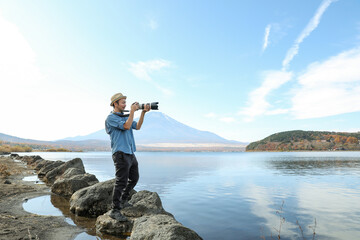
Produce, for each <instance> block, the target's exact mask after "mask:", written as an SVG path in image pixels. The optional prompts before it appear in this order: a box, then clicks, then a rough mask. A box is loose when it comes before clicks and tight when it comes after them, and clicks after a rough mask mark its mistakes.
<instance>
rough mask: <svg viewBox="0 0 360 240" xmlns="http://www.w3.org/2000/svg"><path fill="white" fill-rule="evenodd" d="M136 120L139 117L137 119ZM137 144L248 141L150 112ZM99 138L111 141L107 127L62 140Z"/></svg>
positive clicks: (139, 133)
mask: <svg viewBox="0 0 360 240" xmlns="http://www.w3.org/2000/svg"><path fill="white" fill-rule="evenodd" d="M135 120H136V121H137V120H138V119H135ZM134 135H135V139H136V143H137V144H154V143H193V144H195V143H196V144H200V143H208V144H210V143H211V144H215V143H216V144H242V145H246V144H247V143H242V142H237V141H232V140H227V139H225V138H222V137H220V136H218V135H216V134H214V133H211V132H207V131H200V130H197V129H195V128H192V127H189V126H187V125H185V124H182V123H180V122H178V121H176V120H175V119H173V118H171V117H169V116H168V115H166V114H164V113H162V112H155V111H152V112H149V113H147V114H146V116H145V120H144V123H143V125H142V127H141V130H140V131H134ZM87 139H97V140H105V141H109V135H108V134H106V132H105V129H102V130H99V131H96V132H93V133H91V134H88V135H85V136H77V137H71V138H65V139H62V140H71V141H79V140H87Z"/></svg>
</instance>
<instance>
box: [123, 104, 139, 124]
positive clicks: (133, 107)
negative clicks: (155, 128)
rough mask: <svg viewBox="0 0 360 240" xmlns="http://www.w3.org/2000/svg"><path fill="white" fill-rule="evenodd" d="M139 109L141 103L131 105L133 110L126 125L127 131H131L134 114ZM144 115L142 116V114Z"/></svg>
mask: <svg viewBox="0 0 360 240" xmlns="http://www.w3.org/2000/svg"><path fill="white" fill-rule="evenodd" d="M138 109H139V103H137V102H136V103H133V104H132V105H131V110H130V114H129V118H128V119H127V120H126V122H125V123H124V129H125V130H129V129H130V128H131V125H132V123H133V121H134V113H135V111H136V110H138ZM141 115H142V114H141Z"/></svg>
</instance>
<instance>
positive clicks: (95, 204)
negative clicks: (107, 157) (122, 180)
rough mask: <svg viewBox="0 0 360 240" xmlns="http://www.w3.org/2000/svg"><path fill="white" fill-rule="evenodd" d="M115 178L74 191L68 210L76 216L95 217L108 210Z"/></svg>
mask: <svg viewBox="0 0 360 240" xmlns="http://www.w3.org/2000/svg"><path fill="white" fill-rule="evenodd" d="M114 183H115V179H112V180H108V181H105V182H99V183H97V184H95V185H92V186H90V187H86V188H83V189H80V190H78V191H76V192H75V193H74V194H73V195H72V196H71V198H70V210H71V212H73V213H75V214H76V215H78V216H88V217H97V216H99V215H102V214H104V213H106V212H107V211H109V210H110V209H111V203H112V191H113V188H114Z"/></svg>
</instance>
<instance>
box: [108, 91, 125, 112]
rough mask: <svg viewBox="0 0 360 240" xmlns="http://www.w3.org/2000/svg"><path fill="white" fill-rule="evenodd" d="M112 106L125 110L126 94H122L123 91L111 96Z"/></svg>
mask: <svg viewBox="0 0 360 240" xmlns="http://www.w3.org/2000/svg"><path fill="white" fill-rule="evenodd" d="M110 106H113V107H114V109H117V110H120V111H124V109H125V107H126V96H124V95H122V93H116V94H114V95H113V96H112V97H111V103H110Z"/></svg>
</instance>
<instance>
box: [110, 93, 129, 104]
mask: <svg viewBox="0 0 360 240" xmlns="http://www.w3.org/2000/svg"><path fill="white" fill-rule="evenodd" d="M123 98H124V99H126V96H124V95H122V93H116V94H114V96H112V97H111V103H110V106H113V105H114V102H116V101H117V100H120V99H123Z"/></svg>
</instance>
